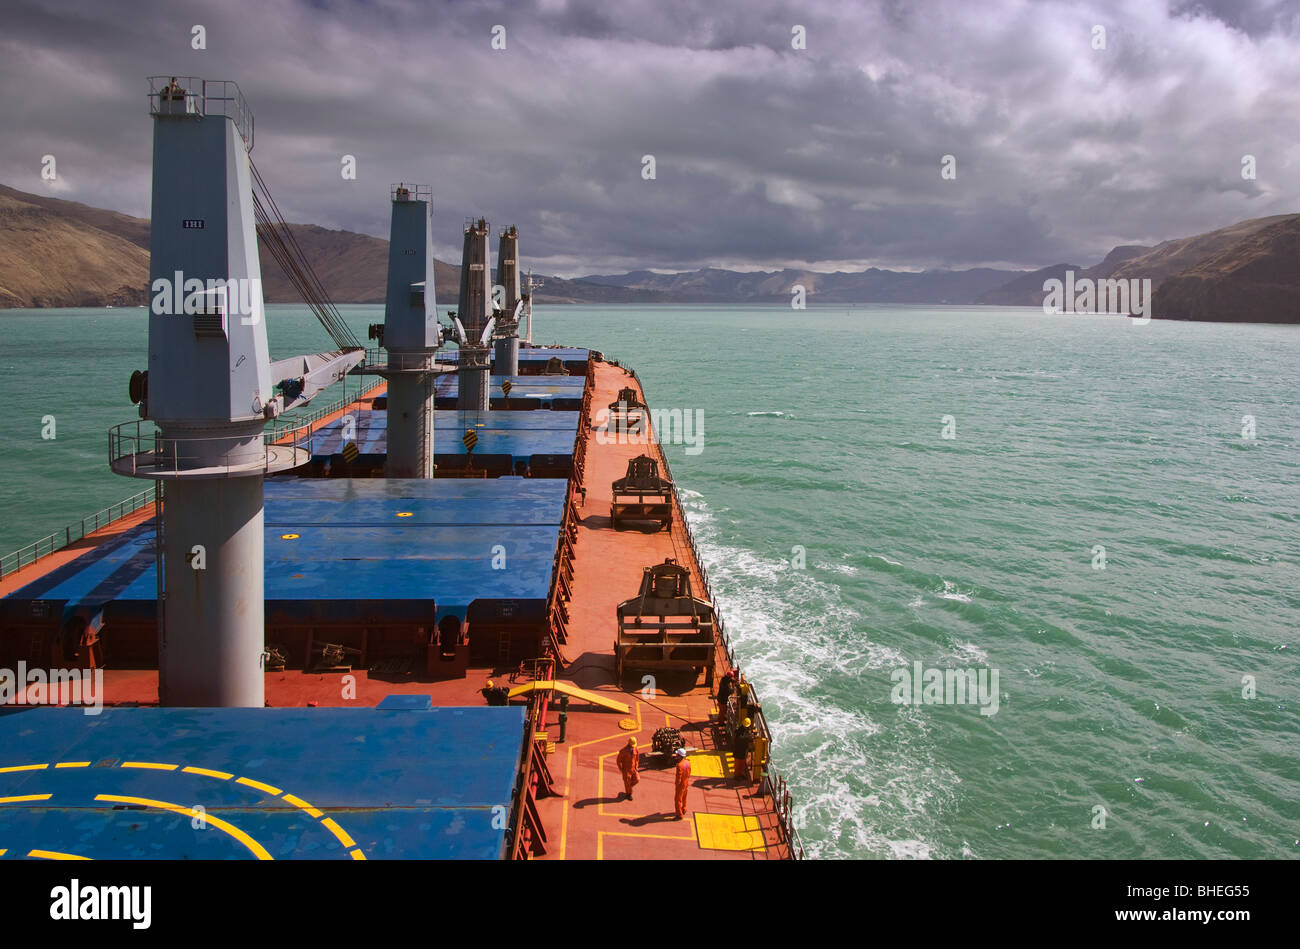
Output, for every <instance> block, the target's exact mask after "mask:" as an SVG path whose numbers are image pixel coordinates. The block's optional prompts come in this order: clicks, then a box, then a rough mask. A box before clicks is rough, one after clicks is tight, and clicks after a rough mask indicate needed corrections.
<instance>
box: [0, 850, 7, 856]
mask: <svg viewBox="0 0 1300 949" xmlns="http://www.w3.org/2000/svg"><path fill="white" fill-rule="evenodd" d="M8 852H9V851H8V850H7V849H0V857H3V856H4V855H5V854H7V853H8Z"/></svg>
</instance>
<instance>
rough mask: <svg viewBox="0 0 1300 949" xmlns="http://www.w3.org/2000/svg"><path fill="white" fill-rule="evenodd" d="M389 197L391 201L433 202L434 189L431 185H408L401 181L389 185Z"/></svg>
mask: <svg viewBox="0 0 1300 949" xmlns="http://www.w3.org/2000/svg"><path fill="white" fill-rule="evenodd" d="M388 197H389V200H391V201H432V200H433V188H432V187H431V186H429V185H408V184H407V183H406V182H404V181H400V182H398V183H397V184H395V185H389V187H388Z"/></svg>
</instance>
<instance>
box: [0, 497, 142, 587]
mask: <svg viewBox="0 0 1300 949" xmlns="http://www.w3.org/2000/svg"><path fill="white" fill-rule="evenodd" d="M153 500H154V486H153V485H150V486H149V487H148V488H146V489H145V490H143V491H141V492H140V493H139V494H133V495H131V496H130V497H129V498H127V499H126V500H124V501H118V502H117V503H116V504H114V505H112V506H110V507H106V508H104V509H103V510H102V511H96V512H95V513H94V514H87V515H86V516H85V517H83V518H82V519H81V521H80V522H79V523H77V524H69V525H68V526H67V527H65V528H64V529H63V530H61V531H59V532H57V533H54V534H47V535H46V536H45V537H42V538H41V539H40V540H38V541H36V542H34V543H31V544H28V545H27V546H26V547H20V548H19V549H18V550H15V551H14V552H13V553H9V554H5V555H4V556H3V557H0V577H4V576H7V575H8V574H11V573H14V572H15V571H17V570H18V569H20V568H22V567H26V566H29V565H31V564H34V563H36V561H38V560H40V559H41V558H42V557H48V556H49V555H50V554H52V553H54V552H55V551H56V550H62V549H63V548H64V547H68V546H70V545H71V544H72V543H73V542H75V541H78V540H81V539H82V538H83V537H85V536H87V535H88V534H93V533H94V532H95V531H97V530H99V529H100V528H101V527H107V526H108V525H109V524H112V523H113V522H114V521H120V520H121V519H122V518H124V517H126V516H127V515H128V514H131V513H133V512H134V511H138V510H139V509H140V508H142V507H144V506H145V505H148V504H153Z"/></svg>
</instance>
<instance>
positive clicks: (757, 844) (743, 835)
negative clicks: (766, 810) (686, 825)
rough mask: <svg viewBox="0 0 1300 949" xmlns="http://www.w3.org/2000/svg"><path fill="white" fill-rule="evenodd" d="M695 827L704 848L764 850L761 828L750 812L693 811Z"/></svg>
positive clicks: (765, 846) (765, 845)
mask: <svg viewBox="0 0 1300 949" xmlns="http://www.w3.org/2000/svg"><path fill="white" fill-rule="evenodd" d="M695 829H696V832H697V833H698V835H699V841H700V847H701V848H702V849H704V850H766V849H767V844H765V843H764V842H763V828H762V826H761V825H760V824H759V822H758V818H757V817H754V816H753V815H752V814H703V813H700V812H699V811H696V812H695Z"/></svg>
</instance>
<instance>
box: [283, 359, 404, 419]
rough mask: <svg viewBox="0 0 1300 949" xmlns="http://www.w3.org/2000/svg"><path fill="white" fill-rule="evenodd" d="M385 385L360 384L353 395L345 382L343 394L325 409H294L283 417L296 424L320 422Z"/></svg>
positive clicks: (380, 383)
mask: <svg viewBox="0 0 1300 949" xmlns="http://www.w3.org/2000/svg"><path fill="white" fill-rule="evenodd" d="M367 352H369V350H367ZM383 387H384V383H382V382H379V383H375V384H374V385H371V386H370V387H369V388H364V387H360V386H359V387H358V388H357V391H356V392H354V393H353V394H352V395H348V394H347V384H346V382H345V383H344V394H343V396H341V397H340V398H338V399H335V400H334V401H333V402H331V403H330V404H329V405H327V406H325V407H324V408H323V409H314V410H313V411H311V412H304V413H303V414H302V415H299V414H297V412H298V410H296V409H293V410H290V411H289V412H287V413H286V416H285V418H284V419H283V421H285V422H291V423H292V424H294V425H311V424H313V423H315V422H319V421H320V420H321V419H323V418H325V416H327V415H333V414H334V413H335V412H340V411H342V410H343V409H345V408H347V407H348V406H349V405H351V404H352V403H353V402H356V401H357V400H359V399H364V398H366V397H367V396H369V395H370V394H371V393H373V392H377V391H379V390H380V389H382V388H383Z"/></svg>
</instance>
